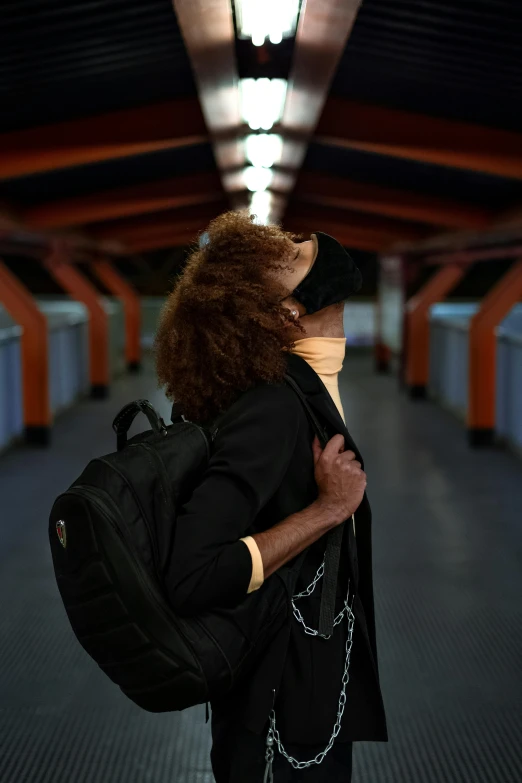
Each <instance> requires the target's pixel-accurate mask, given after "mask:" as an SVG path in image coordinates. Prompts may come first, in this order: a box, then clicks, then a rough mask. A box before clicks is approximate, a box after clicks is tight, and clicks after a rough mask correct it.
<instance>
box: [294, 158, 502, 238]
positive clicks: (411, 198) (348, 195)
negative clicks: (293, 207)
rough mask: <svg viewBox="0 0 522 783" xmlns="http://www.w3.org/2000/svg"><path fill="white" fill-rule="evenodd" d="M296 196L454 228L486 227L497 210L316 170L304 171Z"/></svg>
mask: <svg viewBox="0 0 522 783" xmlns="http://www.w3.org/2000/svg"><path fill="white" fill-rule="evenodd" d="M295 198H296V199H297V200H298V201H305V202H308V203H311V204H319V205H321V206H323V207H339V208H341V209H352V210H357V211H359V212H369V213H372V214H375V215H386V216H388V217H394V218H399V219H401V220H413V221H419V222H421V223H428V224H432V225H435V226H450V227H454V228H483V227H485V226H487V225H490V224H491V223H492V222H493V221H494V219H495V213H494V212H492V211H490V210H487V209H482V208H481V207H476V206H473V205H468V204H462V203H460V202H454V201H451V199H445V198H444V199H442V198H437V197H435V196H426V195H423V194H421V193H411V192H409V191H403V190H396V189H395V188H387V187H382V186H380V185H372V184H367V183H364V182H355V181H353V180H349V179H341V178H340V177H332V176H328V175H325V174H320V173H318V172H314V171H303V172H301V174H300V175H299V179H298V182H297V186H296V191H295Z"/></svg>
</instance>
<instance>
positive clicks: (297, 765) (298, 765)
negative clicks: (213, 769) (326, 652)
mask: <svg viewBox="0 0 522 783" xmlns="http://www.w3.org/2000/svg"><path fill="white" fill-rule="evenodd" d="M323 574H324V560H323V562H322V563H321V565H320V566H319V568H318V569H317V573H316V575H315V577H314V578H313V580H312V581H311V582H310V584H309V585H308V587H307V588H306V589H305V590H303V591H302V592H301V593H298V594H297V595H294V597H293V599H292V608H293V612H294V617H295V618H296V620H297V621H298V622H299V623H301V625H302V626H303V628H304V631H305V633H307V634H308V635H310V636H319V637H321V638H323V639H330V638H331V635H328V636H325V635H324V634H320V633H319V631H317V630H316V629H314V628H310V627H309V626H307V625H306V623H305V621H304V619H303V616H302V614H301V612H300V611H299V609H297V607H296V605H295V601H297V600H298V599H300V598H308V596H310V595H312V593H313V592H314V590H315V588H316V586H317V584H318V582H319V580H320V579H321V578H322V576H323ZM354 598H355V596H352V602H351V605H350V604H349V603H348V602H349V599H350V583H348V594H347V596H346V601H345V602H344V607H343V609H342V610H341V611H340V612H339V614H338V615H337V617H336V618H335V620H334V626H335V625H339V623H340V622H342V620H343V618H344V616H345V615H346V616H347V617H348V636H347V639H346V646H345V651H346V656H345V662H344V672H343V676H342V680H341V694H340V696H339V704H338V707H337V718H336V721H335V724H334V727H333V731H332V736H331V737H330V741H329V742H328V745H327V746H326V748H325V749H324V750H323V751H321V753H318V754H317V755H316V756H315V758H313V759H310V760H309V761H299V760H298V759H295V758H293V757H292V756H290V755H289V754H288V753H287V752H286V750H285V748H284V745H283V743H282V742H281V737H280V735H279V731H278V730H277V726H276V715H275V710H272V711H271V713H270V727H269V729H268V736H267V761H268V754H269V753H270V754H271V759H270V768H271V766H272V760H273V750H272V747H273V744H274V742H275V744H276V745H277V749H278V750H279V753H281V755H282V756H284V757H285V759H286V760H287V761H288V762H289V763H290V764H291V765H292V767H293V768H294V769H308V768H309V767H312V766H313V765H314V764H321V762H322V761H324V759H325V756H326V754H327V753H328V752H329V751H330V750H331V749H332V747H333V744H334V742H335V740H336V738H337V736H338V734H339V732H340V730H341V720H342V717H343V713H344V708H345V706H346V688H347V686H348V683H349V681H350V656H351V652H352V645H353V629H354V626H355V615H354V613H353V611H352V608H353V601H354ZM267 770H268V767H267Z"/></svg>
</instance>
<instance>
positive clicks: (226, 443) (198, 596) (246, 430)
mask: <svg viewBox="0 0 522 783" xmlns="http://www.w3.org/2000/svg"><path fill="white" fill-rule="evenodd" d="M300 405H301V403H300V402H299V400H298V399H297V397H296V396H295V394H294V392H293V391H292V390H291V389H289V388H288V387H287V386H283V385H278V386H275V385H273V386H269V385H265V386H259V387H256V388H254V389H251V390H249V391H248V392H246V393H245V394H243V395H242V397H241V398H240V399H239V400H238V401H237V402H236V403H234V405H233V406H232V407H231V408H230V410H229V411H228V413H227V414H226V416H225V417H224V419H223V420H222V421H221V424H220V428H219V431H218V434H217V436H216V438H215V441H214V444H213V450H212V455H211V458H210V461H209V465H208V469H207V471H206V473H205V476H204V478H203V480H202V482H201V484H200V485H199V486H198V487H197V489H196V490H195V492H194V493H193V495H192V497H191V499H190V501H189V502H188V503H187V504H186V506H184V507H183V508H182V509H181V511H180V514H179V515H178V519H177V524H176V535H175V540H174V546H173V551H172V553H171V557H170V561H169V563H168V567H167V570H166V575H165V588H166V591H167V595H168V598H169V600H170V603H171V604H172V606H173V607H174V609H175V610H176V611H177V612H178V613H179V614H182V615H185V616H189V615H192V614H198V613H200V612H203V611H205V610H207V609H210V608H213V607H218V606H234V605H237V604H238V603H240V601H242V600H243V598H244V597H245V595H246V593H247V590H248V586H249V584H250V578H251V575H252V560H251V556H250V552H249V550H248V547H247V546H246V544H245V543H244V542H242V541H240V539H241V538H242V537H244V536H245V535H248V531H249V528H250V527H251V525H252V523H253V522H254V520H255V518H256V516H257V514H258V513H259V512H260V510H261V509H262V508H263V506H264V505H265V504H266V503H267V502H268V501H269V500H270V498H271V497H272V496H273V495H274V493H275V492H276V490H277V489H278V487H279V486H280V484H281V482H282V480H283V478H284V476H285V473H286V471H287V469H288V466H289V464H290V460H291V459H292V456H293V453H294V449H295V443H296V439H297V433H298V429H299V420H300V415H301V411H300Z"/></svg>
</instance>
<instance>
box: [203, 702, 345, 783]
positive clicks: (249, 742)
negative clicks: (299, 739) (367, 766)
mask: <svg viewBox="0 0 522 783" xmlns="http://www.w3.org/2000/svg"><path fill="white" fill-rule="evenodd" d="M212 740H213V743H212V752H211V760H212V771H213V773H214V778H215V780H216V783H263V777H264V774H265V767H266V762H265V752H266V734H265V735H258V734H252V733H251V732H249V731H247V730H246V729H245V728H244V727H242V726H238V725H237V724H233V723H231V722H230V721H229V720H226V719H225V718H220V717H219V716H216V715H213V717H212ZM285 749H286V751H287V753H289V754H290V755H291V756H293V757H294V758H296V759H298V760H299V761H301V760H303V761H306V760H308V759H312V758H314V757H315V756H316V755H317V753H320V752H321V751H322V750H324V745H318V746H313V745H288V746H286V747H285ZM273 771H274V783H350V781H351V779H352V743H351V742H343V743H338V744H335V745H334V746H333V748H332V749H331V750H330V752H329V753H327V755H326V757H325V759H324V761H323V762H322V763H321V764H314V765H313V766H312V767H309V768H308V769H302V770H296V769H294V768H293V767H292V766H291V765H290V764H289V763H288V761H287V760H286V759H285V758H284V757H283V756H281V754H280V753H279V752H278V751H277V750H276V753H275V757H274V763H273Z"/></svg>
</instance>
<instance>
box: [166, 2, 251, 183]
mask: <svg viewBox="0 0 522 783" xmlns="http://www.w3.org/2000/svg"><path fill="white" fill-rule="evenodd" d="M173 6H174V10H175V12H176V17H177V21H178V25H179V28H180V31H181V34H182V36H183V40H184V42H185V48H186V50H187V54H188V56H189V58H190V61H191V63H192V69H193V71H194V77H195V81H196V85H197V88H198V95H199V101H200V104H201V110H202V112H203V115H204V118H205V122H206V126H207V128H208V131H209V134H210V136H211V139H212V146H213V149H214V156H215V158H216V163H217V165H218V168H219V169H220V171H225V170H227V169H230V168H232V167H234V166H240V165H242V164H243V163H244V151H243V145H242V143H241V141H240V139H239V137H238V136H237V131H238V129H239V128H240V127H241V125H242V121H241V107H240V99H239V76H238V72H237V65H236V49H235V46H236V44H235V40H236V34H235V30H234V22H233V19H232V3H231V2H230V0H190V2H187V0H173ZM223 183H224V186H225V190H226V189H227V187H226V182H225V180H223Z"/></svg>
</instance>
